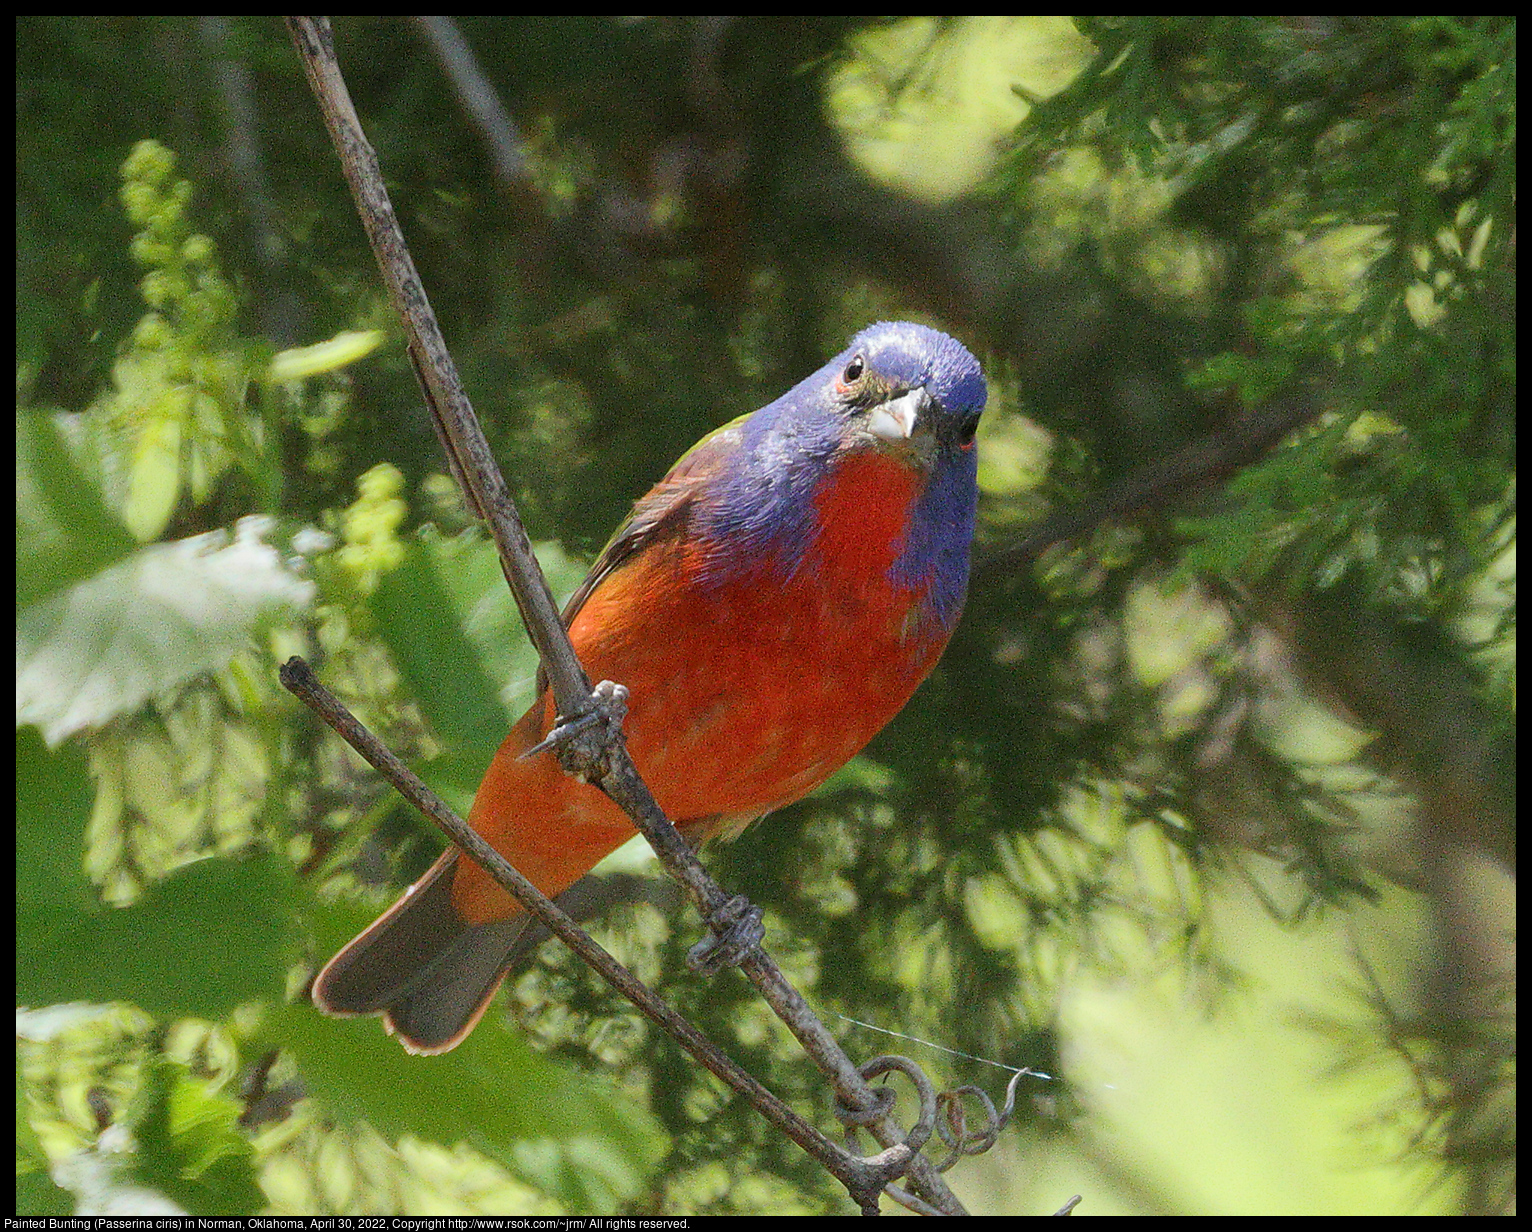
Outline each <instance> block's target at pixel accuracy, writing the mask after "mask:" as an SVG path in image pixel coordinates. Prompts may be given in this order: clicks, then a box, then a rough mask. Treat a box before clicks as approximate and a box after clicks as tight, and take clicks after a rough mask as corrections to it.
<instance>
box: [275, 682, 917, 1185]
mask: <svg viewBox="0 0 1532 1232" xmlns="http://www.w3.org/2000/svg"><path fill="white" fill-rule="evenodd" d="M280 676H281V680H282V684H283V687H285V688H286V689H287V690H288V691H289V692H291V693H292V694H293V695H294V696H295V697H297V698H299V699H300V700H301V701H302V702H303V703H304V704H305V705H306V706H308V707H309V708H310V709H311V710H313V711H314V712H315V713H316V714H317V715H319V717H320V718H322V719H323V720H324V721H325V722H326V723H327V724H329V725H330V727H331V728H332V729H333V730H334V731H335V733H336V734H337V735H339V736H340V737H341V739H342V740H344V741H345V742H346V743H347V744H349V745H350V746H351V747H352V748H353V749H355V750H356V751H357V752H358V753H360V754H361V755H362V757H364V758H365V759H366V760H367V761H368V762H369V763H370V764H371V765H372V766H373V767H374V768H375V769H376V770H377V771H378V772H379V773H380V774H381V775H383V777H384V778H385V779H387V780H388V782H389V783H390V784H391V785H392V786H393V788H394V789H395V790H396V791H397V792H398V793H399V794H400V795H402V796H403V797H404V798H405V799H406V800H408V801H409V802H410V803H411V804H413V805H414V806H415V807H416V808H417V809H419V810H420V811H421V812H422V813H424V814H425V815H426V816H427V817H429V818H430V819H431V820H432V821H433V822H434V823H435V824H436V825H437V826H439V827H440V828H441V829H442V830H443V831H444V832H445V833H446V835H447V837H448V838H450V839H451V840H452V841H453V842H454V843H456V844H457V845H458V846H459V847H461V848H462V849H463V850H464V851H465V852H467V853H468V855H470V856H472V857H473V859H474V860H476V861H477V862H478V863H479V864H481V865H483V866H484V868H485V869H486V870H487V871H488V872H489V873H490V874H491V875H492V876H493V877H494V878H495V880H496V881H498V882H499V883H500V884H501V885H503V886H504V887H505V888H506V889H507V890H509V891H510V892H511V893H512V894H514V895H515V896H516V897H517V899H519V900H520V901H521V902H522V903H523V905H525V906H526V908H527V909H528V910H529V911H531V912H532V913H533V914H534V915H536V916H537V917H538V919H540V920H541V921H542V922H543V924H544V925H545V926H546V927H547V928H548V929H549V931H551V932H552V933H553V934H554V935H555V936H556V937H558V938H559V939H560V940H561V941H563V942H564V944H565V945H567V946H568V947H569V948H570V949H571V950H573V951H574V952H575V953H576V954H578V955H579V956H580V958H581V959H582V960H583V961H584V962H586V963H588V964H589V965H590V966H591V967H593V968H594V969H595V970H596V972H597V973H598V974H599V975H600V976H601V978H602V979H604V980H606V982H607V983H608V984H610V985H611V986H612V987H613V988H615V989H616V990H617V991H618V992H620V993H621V994H622V995H623V996H625V997H627V998H628V1000H629V1001H631V1002H633V1004H634V1005H636V1006H637V1007H638V1008H639V1010H640V1011H641V1012H642V1013H643V1014H644V1015H645V1016H646V1017H647V1018H648V1019H649V1020H650V1021H651V1022H653V1023H654V1024H655V1025H656V1026H658V1027H659V1028H660V1029H661V1030H663V1031H665V1032H666V1033H667V1034H668V1035H670V1037H671V1038H672V1039H674V1040H676V1041H677V1042H678V1043H679V1044H680V1045H681V1046H682V1047H683V1048H685V1049H686V1051H687V1052H688V1053H689V1054H690V1055H691V1056H692V1057H694V1058H695V1059H696V1060H697V1061H698V1062H700V1063H701V1064H702V1065H703V1066H705V1067H706V1068H707V1069H708V1071H709V1072H710V1073H712V1074H714V1075H716V1076H717V1077H718V1078H719V1079H720V1080H721V1081H723V1082H725V1083H727V1084H728V1085H729V1086H731V1087H733V1088H734V1090H736V1091H738V1092H739V1093H740V1094H742V1095H744V1096H745V1097H746V1098H747V1099H749V1100H750V1102H751V1104H752V1105H753V1106H754V1107H755V1108H756V1109H757V1110H758V1111H759V1112H760V1113H761V1115H762V1116H764V1117H765V1118H766V1119H767V1120H769V1121H770V1122H771V1123H772V1124H774V1125H776V1126H777V1127H778V1128H779V1129H781V1130H782V1132H783V1133H785V1134H787V1135H788V1137H790V1138H791V1139H792V1140H793V1141H794V1142H796V1143H798V1145H799V1146H801V1147H802V1148H803V1149H804V1150H805V1151H807V1152H808V1153H809V1154H810V1155H812V1156H814V1158H816V1159H818V1160H819V1161H820V1162H821V1163H823V1164H824V1166H825V1167H826V1168H827V1169H829V1171H830V1172H831V1173H833V1174H834V1175H835V1177H836V1178H837V1179H838V1180H840V1181H841V1182H842V1183H843V1184H844V1185H845V1186H846V1187H847V1188H848V1189H850V1190H851V1192H852V1193H853V1194H866V1193H869V1192H870V1193H872V1194H874V1195H876V1194H877V1193H878V1191H879V1190H880V1189H881V1188H882V1187H883V1186H884V1185H885V1184H886V1183H887V1182H888V1181H889V1180H890V1179H892V1178H893V1177H895V1176H898V1175H901V1174H902V1173H903V1172H904V1165H905V1163H906V1162H907V1161H908V1159H909V1157H910V1155H911V1154H912V1153H913V1152H914V1151H915V1150H918V1149H919V1147H920V1145H923V1143H919V1144H915V1145H912V1146H906V1145H900V1146H896V1147H894V1148H892V1149H890V1150H886V1151H884V1152H882V1153H881V1154H879V1155H875V1156H872V1157H871V1158H867V1159H864V1158H862V1157H860V1156H856V1155H852V1154H850V1153H849V1152H847V1151H845V1150H843V1149H842V1148H841V1147H839V1146H838V1145H837V1144H836V1143H834V1142H832V1141H830V1139H828V1138H826V1137H825V1136H824V1135H823V1134H822V1133H820V1132H819V1130H817V1129H815V1128H814V1126H812V1125H810V1124H809V1123H808V1122H807V1121H805V1120H803V1118H802V1117H800V1116H799V1115H798V1114H797V1113H796V1112H794V1111H793V1110H792V1109H791V1108H789V1107H788V1106H787V1105H786V1104H784V1103H783V1102H782V1101H781V1100H780V1099H778V1098H777V1097H776V1096H775V1095H773V1094H772V1093H771V1092H770V1091H769V1090H767V1089H766V1088H765V1087H763V1086H762V1085H761V1084H760V1083H759V1082H757V1081H756V1080H755V1079H754V1078H753V1077H752V1076H751V1075H750V1074H749V1073H748V1072H746V1071H745V1070H743V1069H741V1068H740V1067H739V1066H737V1065H735V1064H734V1062H733V1061H731V1060H730V1059H729V1058H728V1057H727V1056H725V1055H724V1054H723V1053H722V1052H721V1051H719V1049H718V1048H717V1046H716V1045H715V1044H714V1043H713V1042H712V1041H711V1040H709V1039H708V1038H707V1037H706V1036H705V1035H703V1034H702V1033H701V1032H700V1031H698V1030H697V1029H696V1028H695V1027H694V1026H692V1024H691V1023H690V1022H688V1021H687V1020H686V1019H685V1018H683V1017H681V1015H679V1014H677V1013H676V1012H675V1010H673V1009H671V1008H670V1006H669V1005H667V1004H666V1003H665V1002H664V1001H663V1000H661V999H660V998H659V997H658V996H656V995H655V994H654V993H653V992H652V991H650V989H649V987H648V986H647V985H646V984H644V983H643V982H642V981H641V980H639V979H638V978H637V977H636V976H634V975H633V973H632V972H631V971H629V970H628V969H627V968H626V967H624V966H623V965H622V964H621V963H619V962H618V961H617V960H616V959H615V958H613V957H612V956H611V955H610V954H609V953H607V951H606V950H604V949H603V948H602V947H601V946H600V945H598V944H597V943H596V942H595V941H594V940H592V939H591V936H590V934H589V933H587V932H586V931H585V930H584V929H582V928H581V927H580V926H579V925H578V924H576V923H575V922H574V921H573V920H572V919H570V918H569V916H567V915H566V914H565V913H564V912H563V911H562V910H560V908H559V907H558V905H557V904H556V903H554V902H553V900H552V899H550V898H548V897H546V896H545V895H544V894H542V893H541V892H540V891H539V890H538V889H537V887H536V886H534V885H533V884H532V883H531V882H530V881H528V880H527V879H526V878H525V877H523V876H522V875H521V874H520V873H518V872H517V871H516V870H515V868H513V867H512V866H511V864H510V862H509V861H507V860H506V858H505V857H504V856H502V855H501V854H500V853H499V852H498V851H496V850H495V849H494V848H493V847H491V846H490V845H489V843H488V842H487V841H486V840H485V839H484V838H483V837H482V836H481V835H480V834H479V833H478V831H476V830H474V829H473V827H472V826H470V825H469V824H468V823H467V822H466V821H464V820H463V819H462V818H461V817H459V816H458V815H457V814H456V813H454V812H453V811H452V810H451V809H450V808H448V807H447V805H446V804H445V803H444V802H443V801H442V799H441V797H439V796H438V795H436V793H435V792H433V791H432V790H431V789H430V788H429V787H427V786H426V785H425V784H424V783H422V782H421V781H420V780H419V779H418V778H416V777H415V775H414V774H413V773H412V772H411V771H410V769H409V767H408V766H406V765H405V764H404V763H403V762H402V761H400V760H399V759H398V758H397V757H395V756H394V755H393V754H392V753H391V752H389V750H388V748H387V747H386V746H385V745H384V744H383V743H382V741H380V740H379V739H378V738H377V737H376V736H374V735H373V734H372V733H371V732H370V731H368V730H367V729H366V728H365V727H364V726H362V724H361V723H360V722H358V721H357V719H356V717H355V716H354V715H353V714H352V713H351V712H350V711H349V710H347V709H346V708H345V706H343V705H342V704H341V703H340V701H339V700H338V699H337V698H336V697H335V695H334V694H332V693H331V692H330V691H329V690H328V689H326V688H325V687H324V686H323V685H321V684H320V683H319V681H318V680H317V679H316V678H315V676H314V673H313V670H312V669H311V668H310V667H309V665H308V664H307V663H305V662H304V661H303V660H302V659H300V658H297V657H294V658H291V659H289V660H288V661H287V662H286V663H284V664H283V665H282V668H281V671H280ZM874 1201H876V1198H874Z"/></svg>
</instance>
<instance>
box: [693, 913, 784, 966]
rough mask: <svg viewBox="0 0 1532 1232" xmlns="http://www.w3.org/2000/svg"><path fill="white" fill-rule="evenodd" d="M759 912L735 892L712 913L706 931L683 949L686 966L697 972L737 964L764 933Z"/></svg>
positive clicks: (757, 943) (764, 928)
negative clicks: (704, 935) (692, 943)
mask: <svg viewBox="0 0 1532 1232" xmlns="http://www.w3.org/2000/svg"><path fill="white" fill-rule="evenodd" d="M761 917H762V912H761V909H760V908H759V907H756V906H752V905H751V903H750V900H749V899H747V898H744V897H743V896H741V895H738V894H736V895H735V896H734V897H733V898H731V899H729V900H728V901H727V902H725V903H724V904H723V905H722V906H720V907H719V908H718V910H716V911H715V912H714V913H713V917H712V919H710V920H709V921H708V934H707V936H706V937H704V938H703V939H702V940H701V941H699V942H697V944H696V945H694V946H692V948H691V949H690V950H688V951H687V952H686V965H687V966H688V967H689V968H691V970H693V971H695V972H696V973H697V974H698V975H712V974H714V973H715V972H717V971H721V970H722V969H723V968H724V967H737V966H738V965H739V964H740V963H741V962H743V961H744V960H745V958H746V957H747V956H748V955H749V953H750V951H751V950H753V949H755V947H756V946H758V945H760V943H761V939H762V938H764V937H765V936H766V925H765V924H763V923H762V922H761Z"/></svg>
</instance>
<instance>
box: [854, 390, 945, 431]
mask: <svg viewBox="0 0 1532 1232" xmlns="http://www.w3.org/2000/svg"><path fill="white" fill-rule="evenodd" d="M930 405H931V395H930V394H928V393H927V392H926V391H925V388H924V387H923V386H918V387H916V388H915V389H912V390H910V391H909V392H908V393H905V394H900V395H899V397H897V398H892V399H890V400H889V401H887V402H884V403H882V404H881V405H879V406H875V407H873V408H872V410H871V412H869V413H868V416H867V430H868V431H869V432H871V433H872V434H873V435H874V436H876V437H878V438H880V439H881V440H885V441H907V440H909V438H910V437H911V436H913V435H914V434H915V426H916V425H917V424H918V423H919V422H920V418H921V416H922V415H923V414H925V411H926V408H927V407H929V406H930Z"/></svg>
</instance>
